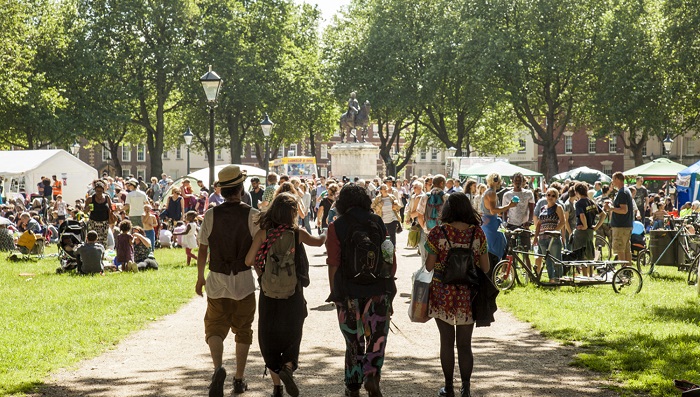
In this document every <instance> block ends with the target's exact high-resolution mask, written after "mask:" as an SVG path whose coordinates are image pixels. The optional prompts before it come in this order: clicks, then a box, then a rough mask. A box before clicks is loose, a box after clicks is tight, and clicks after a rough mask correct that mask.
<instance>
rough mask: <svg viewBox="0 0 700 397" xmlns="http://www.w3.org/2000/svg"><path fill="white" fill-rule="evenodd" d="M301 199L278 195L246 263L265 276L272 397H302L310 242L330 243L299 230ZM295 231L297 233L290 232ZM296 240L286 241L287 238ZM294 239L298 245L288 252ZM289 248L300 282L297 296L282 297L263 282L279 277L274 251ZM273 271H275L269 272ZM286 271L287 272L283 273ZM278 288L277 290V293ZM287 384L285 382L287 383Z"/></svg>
mask: <svg viewBox="0 0 700 397" xmlns="http://www.w3.org/2000/svg"><path fill="white" fill-rule="evenodd" d="M298 205H299V202H298V200H297V198H296V197H295V196H293V195H292V194H291V193H281V194H279V195H277V197H275V199H274V200H273V201H272V204H271V205H270V208H269V209H268V210H267V211H266V212H265V214H263V215H262V216H261V217H260V231H258V233H257V234H256V235H255V237H254V238H253V244H252V245H251V247H250V250H249V251H248V255H247V256H246V265H248V266H251V267H252V266H255V270H256V272H257V273H258V276H259V278H260V283H259V284H260V286H261V287H260V289H261V290H260V297H259V303H258V305H259V306H258V343H259V344H260V352H261V353H262V356H263V359H264V360H265V367H266V368H268V369H269V370H270V377H271V378H272V384H273V392H272V397H283V395H284V390H286V391H287V393H288V394H289V395H290V396H292V397H297V396H298V395H299V388H298V387H297V385H296V383H295V382H294V378H293V375H292V374H293V373H294V371H295V370H296V369H297V367H298V363H299V347H300V345H301V336H302V330H303V328H304V320H305V319H306V317H307V316H308V311H307V310H306V299H305V298H304V290H303V289H304V288H305V287H308V286H309V260H308V258H307V256H306V251H305V249H304V244H307V245H310V246H314V247H320V246H321V245H323V243H324V242H325V241H326V236H325V235H321V236H318V237H314V236H311V234H310V233H308V232H306V231H305V230H303V229H301V228H299V226H298V222H297V221H296V220H297V216H296V215H297V210H298ZM287 232H291V233H287ZM283 236H286V237H287V239H289V240H291V241H290V242H286V241H285V238H283ZM290 243H293V244H294V246H293V249H292V250H287V248H288V247H291V245H290ZM280 244H282V245H284V244H286V245H284V246H283V247H281V250H282V251H287V252H288V253H289V255H290V256H291V258H289V259H293V261H294V269H295V271H294V272H293V273H294V277H293V279H295V280H292V277H291V276H289V275H291V274H292V273H291V272H289V273H286V274H287V275H288V276H289V279H290V280H291V281H296V283H294V284H295V285H292V282H291V281H290V282H289V283H288V284H289V287H290V290H291V291H289V292H291V295H289V296H288V297H286V298H282V297H281V296H280V295H276V294H275V293H273V291H270V290H268V284H267V283H266V282H265V280H263V279H264V278H265V277H266V276H267V278H268V279H272V278H273V277H278V278H277V280H281V279H282V277H283V276H279V272H277V273H276V274H277V275H275V273H269V272H274V271H277V270H279V269H280V268H275V265H274V263H271V264H270V266H267V262H268V258H269V257H270V254H271V253H273V252H280V249H279V247H278V245H280ZM266 272H268V273H269V274H265V273H266ZM283 274H284V272H283ZM275 292H277V291H275ZM281 383H284V387H282V385H281Z"/></svg>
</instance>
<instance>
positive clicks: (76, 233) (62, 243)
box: [56, 220, 85, 273]
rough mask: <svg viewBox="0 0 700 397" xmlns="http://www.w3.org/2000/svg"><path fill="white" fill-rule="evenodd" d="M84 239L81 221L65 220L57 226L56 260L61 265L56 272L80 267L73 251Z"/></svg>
mask: <svg viewBox="0 0 700 397" xmlns="http://www.w3.org/2000/svg"><path fill="white" fill-rule="evenodd" d="M84 241H85V225H84V224H83V222H79V221H74V220H67V221H65V222H63V223H62V224H61V226H59V228H58V261H59V263H60V264H61V266H60V267H59V268H58V269H56V273H65V272H68V271H71V270H75V269H79V268H80V259H79V258H78V254H77V253H76V252H75V251H76V249H78V246H79V245H81V244H83V242H84Z"/></svg>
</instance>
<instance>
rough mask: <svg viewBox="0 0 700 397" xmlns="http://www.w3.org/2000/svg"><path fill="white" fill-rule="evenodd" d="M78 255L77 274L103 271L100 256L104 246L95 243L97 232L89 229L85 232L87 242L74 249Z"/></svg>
mask: <svg viewBox="0 0 700 397" xmlns="http://www.w3.org/2000/svg"><path fill="white" fill-rule="evenodd" d="M75 252H76V254H77V255H78V264H79V266H78V273H79V274H98V273H102V272H103V271H104V266H103V265H102V258H103V257H104V254H105V247H103V246H102V244H98V243H97V232H96V231H94V230H90V231H89V232H88V233H87V242H86V243H85V244H83V245H81V246H79V247H78V249H76V251H75Z"/></svg>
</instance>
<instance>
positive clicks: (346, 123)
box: [340, 92, 370, 143]
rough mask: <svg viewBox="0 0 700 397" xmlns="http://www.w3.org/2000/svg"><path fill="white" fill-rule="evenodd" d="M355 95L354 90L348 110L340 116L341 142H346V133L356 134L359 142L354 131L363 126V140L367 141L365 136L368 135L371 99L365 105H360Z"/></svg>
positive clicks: (348, 134)
mask: <svg viewBox="0 0 700 397" xmlns="http://www.w3.org/2000/svg"><path fill="white" fill-rule="evenodd" d="M355 96H356V94H355V93H354V92H352V93H350V100H348V110H347V111H346V112H345V113H343V115H342V116H340V143H343V142H345V136H346V135H347V136H350V135H352V136H354V138H355V142H357V134H353V133H352V131H353V130H355V131H357V130H358V128H362V130H361V131H362V142H365V138H366V137H367V126H368V125H369V111H370V105H369V101H365V103H364V105H362V106H361V107H360V106H359V102H358V101H357V99H355Z"/></svg>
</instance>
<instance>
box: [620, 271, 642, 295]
mask: <svg viewBox="0 0 700 397" xmlns="http://www.w3.org/2000/svg"><path fill="white" fill-rule="evenodd" d="M612 284H613V290H614V291H615V292H617V293H618V294H624V295H633V294H637V293H639V291H641V290H642V285H643V284H644V281H643V280H642V274H641V273H639V271H638V270H637V269H635V268H633V267H623V268H621V269H619V270H618V271H616V272H615V274H613V279H612Z"/></svg>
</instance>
